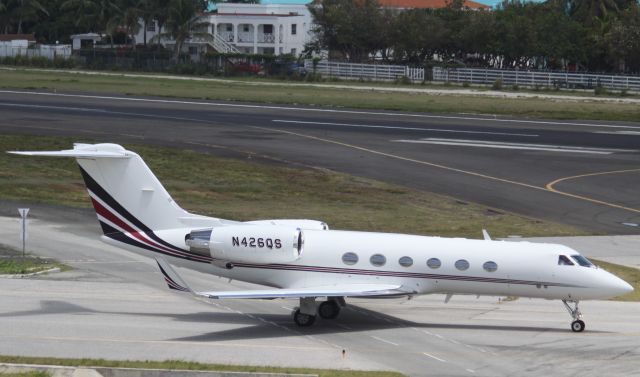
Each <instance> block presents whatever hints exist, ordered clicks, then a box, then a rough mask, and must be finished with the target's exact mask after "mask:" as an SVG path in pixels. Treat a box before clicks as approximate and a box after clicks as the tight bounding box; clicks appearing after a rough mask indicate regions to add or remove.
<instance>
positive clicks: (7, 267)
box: [0, 244, 69, 275]
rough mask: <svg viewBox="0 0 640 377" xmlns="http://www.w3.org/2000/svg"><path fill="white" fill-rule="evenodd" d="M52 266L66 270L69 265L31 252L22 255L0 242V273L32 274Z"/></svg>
mask: <svg viewBox="0 0 640 377" xmlns="http://www.w3.org/2000/svg"><path fill="white" fill-rule="evenodd" d="M52 268H60V269H61V270H68V269H69V267H68V266H66V265H63V264H61V263H58V262H56V261H55V260H52V259H48V258H40V257H37V256H34V255H31V254H26V255H25V256H24V257H23V256H22V252H20V251H17V250H14V249H12V248H10V247H8V246H5V245H2V244H0V275H20V274H32V273H35V272H40V271H46V270H50V269H52Z"/></svg>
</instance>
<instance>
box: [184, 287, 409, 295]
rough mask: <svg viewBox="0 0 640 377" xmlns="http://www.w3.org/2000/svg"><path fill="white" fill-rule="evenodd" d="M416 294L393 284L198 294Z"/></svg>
mask: <svg viewBox="0 0 640 377" xmlns="http://www.w3.org/2000/svg"><path fill="white" fill-rule="evenodd" d="M414 293H415V292H411V291H407V290H404V289H402V286H401V285H393V284H348V285H347V284H345V285H332V286H317V287H305V288H283V289H256V290H251V291H225V292H197V294H198V295H200V296H205V297H208V298H213V299H234V298H236V299H241V298H245V299H273V298H301V297H397V296H408V295H412V294H414Z"/></svg>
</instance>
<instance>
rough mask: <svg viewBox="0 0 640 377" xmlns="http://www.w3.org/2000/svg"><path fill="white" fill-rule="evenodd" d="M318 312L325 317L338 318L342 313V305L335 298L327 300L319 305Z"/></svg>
mask: <svg viewBox="0 0 640 377" xmlns="http://www.w3.org/2000/svg"><path fill="white" fill-rule="evenodd" d="M318 314H319V315H320V317H321V318H323V319H336V318H337V317H338V314H340V305H338V303H337V302H335V301H333V300H329V301H325V302H323V303H322V304H320V306H318Z"/></svg>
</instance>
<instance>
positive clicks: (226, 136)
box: [0, 90, 640, 234]
mask: <svg viewBox="0 0 640 377" xmlns="http://www.w3.org/2000/svg"><path fill="white" fill-rule="evenodd" d="M463 107H464V103H461V108H463ZM0 113H2V117H0V132H3V133H21V134H37V135H41V134H43V135H64V136H72V137H75V138H76V139H77V140H78V141H83V140H87V139H91V140H95V141H101V142H118V143H124V144H126V143H148V144H154V145H163V146H173V147H179V148H190V149H196V150H200V151H206V152H208V153H215V154H218V155H224V156H236V157H246V156H256V157H263V158H266V159H270V160H273V161H280V162H285V163H289V164H299V165H306V166H316V167H322V168H328V169H333V170H336V171H341V172H345V173H350V174H355V175H359V176H364V177H370V178H375V179H379V180H383V181H386V182H391V183H396V184H400V185H405V186H409V187H412V188H416V189H420V190H426V191H432V192H437V193H440V194H446V195H450V196H453V197H456V198H458V199H460V200H464V201H473V202H477V203H481V204H484V205H487V206H490V207H492V208H495V209H499V210H500V209H501V210H505V211H511V212H514V213H518V214H522V215H525V216H530V217H534V218H539V219H545V220H550V221H555V222H559V223H565V224H570V225H574V226H577V227H580V228H582V229H585V230H588V231H593V232H597V233H601V234H637V233H638V230H639V229H640V227H639V225H638V224H640V196H639V195H638V194H637V187H640V123H628V122H627V123H623V122H594V121H553V120H538V119H515V118H514V119H509V118H503V117H496V116H492V115H469V114H416V113H399V112H389V111H367V110H352V109H328V108H314V107H304V106H279V105H270V104H249V103H246V104H245V103H225V102H213V101H205V100H184V99H170V98H148V97H131V96H121V95H96V94H78V93H75V94H74V93H66V94H65V93H47V92H36V91H7V90H3V91H0Z"/></svg>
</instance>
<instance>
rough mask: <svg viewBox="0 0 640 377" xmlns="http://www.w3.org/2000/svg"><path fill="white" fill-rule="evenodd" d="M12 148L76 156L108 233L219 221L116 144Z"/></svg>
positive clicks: (93, 202)
mask: <svg viewBox="0 0 640 377" xmlns="http://www.w3.org/2000/svg"><path fill="white" fill-rule="evenodd" d="M10 153H14V154H20V155H28V156H49V157H73V158H75V159H76V161H77V162H78V165H79V167H80V172H81V173H82V177H83V178H84V182H85V184H86V186H87V191H88V192H89V196H90V198H91V202H92V204H93V208H94V209H95V211H96V214H97V216H98V220H99V221H100V225H101V227H102V231H103V232H104V234H105V235H109V234H113V233H129V234H138V233H152V232H154V231H161V230H167V229H177V228H185V227H188V226H190V225H193V223H194V222H195V223H199V222H206V223H210V222H212V221H213V222H215V221H219V220H218V219H214V218H207V217H204V216H198V215H194V214H191V213H189V212H187V211H185V210H184V209H182V208H180V206H179V205H178V204H177V203H176V202H175V201H174V200H173V198H172V197H171V195H169V193H168V192H167V190H165V188H164V187H163V186H162V184H161V183H160V181H159V180H158V178H156V176H155V175H154V174H153V173H152V172H151V170H150V169H149V167H148V166H147V164H145V162H144V161H143V160H142V158H141V157H140V156H139V155H138V154H136V153H135V152H132V151H129V150H126V149H125V148H123V147H122V146H120V145H117V144H74V148H73V149H70V150H63V151H42V152H40V151H38V152H10ZM203 220H204V221H203Z"/></svg>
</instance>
